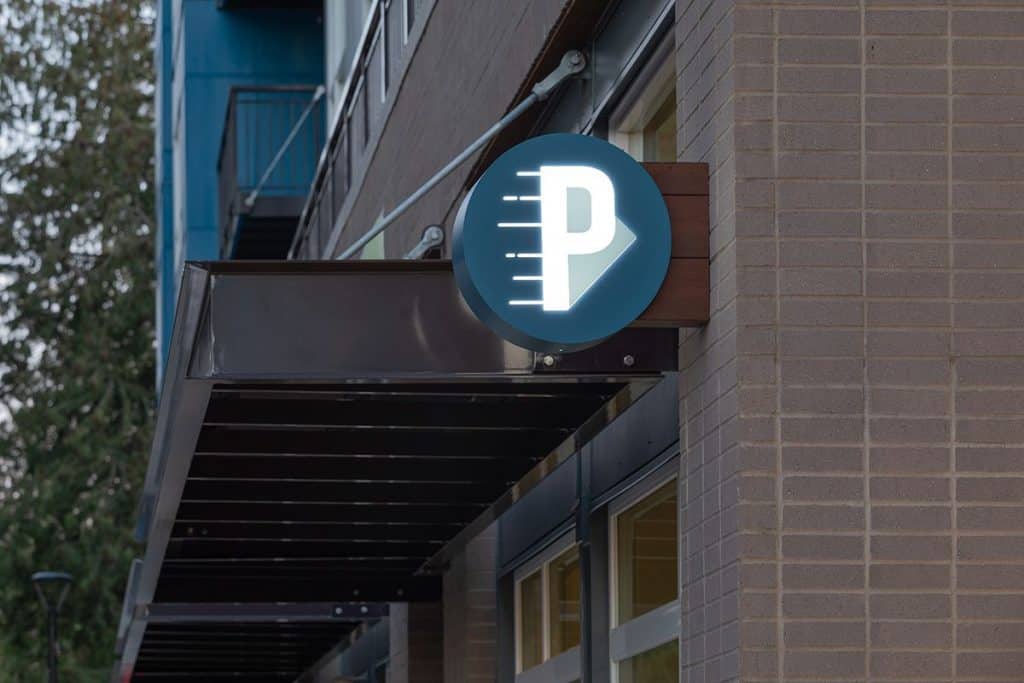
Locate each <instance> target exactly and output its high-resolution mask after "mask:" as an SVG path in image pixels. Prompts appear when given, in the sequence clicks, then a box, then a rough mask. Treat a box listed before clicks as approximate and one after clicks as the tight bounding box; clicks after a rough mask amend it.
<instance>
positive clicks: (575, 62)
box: [332, 50, 586, 260]
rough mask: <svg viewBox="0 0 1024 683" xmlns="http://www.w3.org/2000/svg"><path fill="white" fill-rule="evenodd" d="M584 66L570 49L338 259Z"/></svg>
mask: <svg viewBox="0 0 1024 683" xmlns="http://www.w3.org/2000/svg"><path fill="white" fill-rule="evenodd" d="M585 66H586V60H585V59H584V58H583V53H582V52H579V51H577V50H571V51H569V52H567V53H565V56H564V57H562V62H561V64H559V65H558V68H557V69H555V70H554V71H552V72H551V73H550V74H549V75H548V76H547V78H545V79H544V80H542V81H540V82H539V83H537V84H536V85H535V86H534V87H533V92H531V93H530V94H529V95H528V96H527V97H526V98H525V99H524V100H523V101H522V102H520V103H519V104H517V105H516V106H515V107H514V108H513V109H512V111H510V112H509V113H507V114H505V115H504V116H503V117H501V120H500V121H498V122H497V123H496V124H494V125H493V126H491V127H490V128H488V129H487V131H486V132H485V133H484V134H483V135H481V136H480V137H479V138H477V139H476V141H474V142H473V143H472V144H471V145H470V146H469V147H467V148H466V149H464V150H462V152H461V153H460V154H459V155H458V156H457V157H455V158H454V159H452V160H451V161H449V162H448V163H447V164H445V166H444V168H442V169H441V170H440V171H438V172H437V173H435V174H434V175H433V176H432V177H431V178H430V179H429V180H428V181H427V182H425V183H423V185H421V186H420V188H419V189H418V190H416V191H415V192H413V193H412V194H411V195H409V196H408V197H406V198H405V199H404V200H403V201H402V203H401V204H399V205H398V206H396V207H395V208H394V209H392V210H391V213H389V214H387V215H385V216H381V217H380V218H379V219H377V222H376V223H374V225H373V227H372V228H370V229H369V230H368V231H367V232H366V234H364V235H363V236H362V237H360V238H359V239H358V240H356V241H355V242H353V243H352V244H351V245H350V246H349V247H348V248H347V249H345V251H343V252H341V254H339V255H338V260H342V259H347V258H349V257H350V256H352V255H353V254H355V253H356V252H358V251H359V250H360V249H362V248H363V247H365V246H366V245H367V244H368V243H369V242H370V240H372V239H373V238H374V237H376V236H377V235H379V234H381V233H382V232H384V230H386V229H387V227H388V226H389V225H391V224H392V223H394V222H395V221H396V220H398V219H399V218H400V217H401V216H402V214H404V213H405V212H406V211H408V210H409V207H411V206H412V205H413V204H415V203H416V202H417V201H419V200H420V199H421V198H422V197H423V195H425V194H427V193H428V192H430V191H431V190H432V189H434V188H435V187H436V186H437V184H438V183H440V182H441V181H442V180H444V179H445V178H447V177H448V176H449V175H451V172H452V171H454V170H455V169H456V168H458V167H459V165H460V164H462V162H464V161H465V160H466V159H468V158H470V157H471V156H473V154H475V153H476V152H477V151H478V150H479V149H480V148H481V147H483V146H484V145H485V144H487V143H488V142H490V140H491V138H493V137H494V136H495V135H497V134H498V133H500V132H501V131H502V130H504V129H505V127H506V126H508V124H510V123H512V122H513V121H515V120H516V119H517V118H519V117H520V116H522V114H523V112H525V111H526V110H527V109H529V108H530V107H532V106H533V105H534V104H536V103H537V102H540V101H541V100H544V99H547V97H548V95H549V94H551V91H552V90H554V89H555V88H556V87H557V86H559V85H561V84H562V83H563V82H564V81H566V80H567V79H568V78H569V77H571V76H574V75H575V74H578V73H580V72H581V71H583V68H584V67H585ZM332 246H333V245H332Z"/></svg>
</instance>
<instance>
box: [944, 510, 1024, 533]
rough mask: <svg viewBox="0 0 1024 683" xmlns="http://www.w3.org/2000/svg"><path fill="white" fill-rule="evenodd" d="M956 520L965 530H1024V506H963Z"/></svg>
mask: <svg viewBox="0 0 1024 683" xmlns="http://www.w3.org/2000/svg"><path fill="white" fill-rule="evenodd" d="M956 522H957V526H958V527H959V528H960V529H961V530H963V531H1024V507H961V508H960V509H959V510H958V511H957V517H956Z"/></svg>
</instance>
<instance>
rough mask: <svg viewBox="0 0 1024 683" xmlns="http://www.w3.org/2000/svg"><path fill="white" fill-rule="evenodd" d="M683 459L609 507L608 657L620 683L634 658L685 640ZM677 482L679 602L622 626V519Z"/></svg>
mask: <svg viewBox="0 0 1024 683" xmlns="http://www.w3.org/2000/svg"><path fill="white" fill-rule="evenodd" d="M680 464H681V459H680V457H679V456H677V457H674V458H672V459H671V460H669V461H668V462H666V463H664V464H663V465H661V466H659V467H658V468H657V469H655V470H653V471H652V472H650V473H648V474H647V475H646V476H645V477H643V478H642V479H641V480H639V481H638V482H637V483H636V484H635V485H634V486H633V487H632V488H630V489H629V490H627V491H625V492H623V493H622V494H621V495H619V496H618V497H617V498H615V499H614V500H612V501H611V502H609V504H608V557H607V562H608V630H609V634H608V645H609V647H608V657H609V660H610V665H611V666H610V668H611V680H612V683H617V682H618V680H619V664H620V663H621V662H623V661H625V660H627V659H630V658H631V657H635V656H636V655H639V654H642V653H644V652H647V651H648V650H653V649H654V648H656V647H659V646H661V645H664V644H665V643H669V642H671V641H672V640H673V639H674V640H676V642H677V643H678V642H679V641H680V640H681V638H682V632H683V629H682V589H681V582H680V580H681V577H682V576H683V573H682V571H683V561H682V539H681V534H682V509H683V504H682V501H683V500H684V489H683V477H682V476H681V475H680V472H679V468H680ZM673 481H674V482H675V493H676V530H677V539H676V598H675V600H673V601H671V602H667V603H665V604H663V605H660V606H658V607H656V608H655V609H653V610H651V611H650V612H647V613H645V614H641V615H640V616H638V617H634V618H633V619H630V620H628V621H626V622H623V623H619V602H618V601H619V578H620V577H619V547H618V544H619V533H618V523H619V517H620V516H621V515H622V514H623V513H626V512H628V511H630V510H632V509H633V508H635V507H636V506H637V505H639V504H641V503H642V502H643V501H644V500H645V499H647V498H649V497H650V496H651V495H652V494H654V493H655V492H657V491H658V490H659V489H661V488H662V487H664V486H665V485H667V484H669V483H670V482H673Z"/></svg>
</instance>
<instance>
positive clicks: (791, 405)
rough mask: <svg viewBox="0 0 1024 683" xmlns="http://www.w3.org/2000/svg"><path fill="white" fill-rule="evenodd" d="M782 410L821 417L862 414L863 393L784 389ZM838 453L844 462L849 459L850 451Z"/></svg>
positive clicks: (819, 389)
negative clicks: (820, 415)
mask: <svg viewBox="0 0 1024 683" xmlns="http://www.w3.org/2000/svg"><path fill="white" fill-rule="evenodd" d="M782 409H783V410H784V411H786V412H791V413H813V414H822V415H829V414H856V413H862V412H863V410H864V391H863V390H862V389H843V388H831V387H828V388H826V387H785V388H783V390H782ZM838 452H839V453H842V454H843V456H842V457H843V458H844V460H846V461H849V460H850V459H851V458H850V457H849V456H850V455H852V452H851V449H842V450H839V451H838ZM847 454H849V455H847ZM819 461H820V460H819Z"/></svg>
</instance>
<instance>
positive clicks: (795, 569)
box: [782, 564, 864, 590]
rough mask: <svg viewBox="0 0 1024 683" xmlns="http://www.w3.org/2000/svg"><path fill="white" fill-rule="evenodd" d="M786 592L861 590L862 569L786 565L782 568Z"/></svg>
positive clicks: (858, 567)
mask: <svg viewBox="0 0 1024 683" xmlns="http://www.w3.org/2000/svg"><path fill="white" fill-rule="evenodd" d="M782 585H783V587H784V588H785V589H786V590H819V589H830V590H843V589H846V590H851V589H856V590H862V589H863V588H864V567H863V566H862V565H856V564H852V565H851V564H787V565H785V566H784V567H783V568H782Z"/></svg>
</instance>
